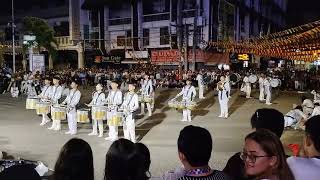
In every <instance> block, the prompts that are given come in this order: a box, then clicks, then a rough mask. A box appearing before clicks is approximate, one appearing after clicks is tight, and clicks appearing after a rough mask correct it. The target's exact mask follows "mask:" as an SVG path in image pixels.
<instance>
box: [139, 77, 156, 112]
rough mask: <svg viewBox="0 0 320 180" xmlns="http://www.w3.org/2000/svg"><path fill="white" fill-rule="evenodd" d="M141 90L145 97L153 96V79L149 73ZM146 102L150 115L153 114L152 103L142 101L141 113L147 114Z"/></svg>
mask: <svg viewBox="0 0 320 180" xmlns="http://www.w3.org/2000/svg"><path fill="white" fill-rule="evenodd" d="M140 91H141V95H142V96H143V97H145V96H152V93H153V86H152V81H151V80H150V79H149V76H148V75H147V74H146V75H145V76H144V80H143V81H142V87H141V89H140ZM145 104H147V109H148V113H149V114H148V115H149V117H150V116H151V115H152V110H151V104H150V103H145V102H141V114H145V111H144V108H145Z"/></svg>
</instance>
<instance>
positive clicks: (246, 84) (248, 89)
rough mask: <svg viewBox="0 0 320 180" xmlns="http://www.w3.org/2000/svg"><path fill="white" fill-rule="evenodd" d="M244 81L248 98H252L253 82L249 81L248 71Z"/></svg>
mask: <svg viewBox="0 0 320 180" xmlns="http://www.w3.org/2000/svg"><path fill="white" fill-rule="evenodd" d="M243 83H244V91H245V93H246V98H248V99H249V98H251V83H250V82H249V74H248V73H247V74H246V76H245V77H244V78H243Z"/></svg>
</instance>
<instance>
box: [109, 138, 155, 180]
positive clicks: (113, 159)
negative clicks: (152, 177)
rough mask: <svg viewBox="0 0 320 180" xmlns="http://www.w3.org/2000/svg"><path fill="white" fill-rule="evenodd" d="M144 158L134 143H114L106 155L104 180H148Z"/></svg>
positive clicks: (123, 140)
mask: <svg viewBox="0 0 320 180" xmlns="http://www.w3.org/2000/svg"><path fill="white" fill-rule="evenodd" d="M147 179H149V178H148V177H147V176H146V173H145V171H144V168H143V158H142V157H141V155H140V154H139V153H137V151H136V146H135V144H134V143H133V142H131V141H129V140H127V139H119V140H117V141H114V142H113V143H112V145H111V146H110V148H109V150H108V152H107V154H106V164H105V175H104V180H147Z"/></svg>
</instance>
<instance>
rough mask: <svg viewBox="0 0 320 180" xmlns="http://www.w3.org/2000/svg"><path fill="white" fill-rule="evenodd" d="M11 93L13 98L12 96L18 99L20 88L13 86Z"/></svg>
mask: <svg viewBox="0 0 320 180" xmlns="http://www.w3.org/2000/svg"><path fill="white" fill-rule="evenodd" d="M10 92H11V96H12V97H13V98H17V97H18V96H19V88H18V87H16V86H12V87H11V88H10Z"/></svg>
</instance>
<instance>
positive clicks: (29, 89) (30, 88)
mask: <svg viewBox="0 0 320 180" xmlns="http://www.w3.org/2000/svg"><path fill="white" fill-rule="evenodd" d="M27 95H28V97H36V96H37V92H36V89H35V87H34V85H33V80H32V79H29V80H28V81H27Z"/></svg>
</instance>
